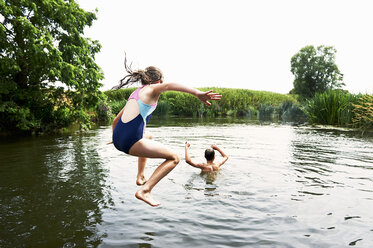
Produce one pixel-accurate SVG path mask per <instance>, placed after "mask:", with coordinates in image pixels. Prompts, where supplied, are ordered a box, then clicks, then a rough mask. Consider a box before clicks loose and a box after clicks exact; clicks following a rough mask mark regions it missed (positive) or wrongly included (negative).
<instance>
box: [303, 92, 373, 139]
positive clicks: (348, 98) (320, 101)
mask: <svg viewBox="0 0 373 248" xmlns="http://www.w3.org/2000/svg"><path fill="white" fill-rule="evenodd" d="M303 109H304V112H305V113H306V115H307V117H308V121H309V122H310V123H312V124H321V125H333V126H340V127H353V128H359V129H361V130H362V131H363V132H364V131H366V130H371V129H373V96H372V95H366V94H365V95H362V94H351V93H349V92H347V91H342V90H331V91H326V92H324V93H318V94H316V95H315V96H314V97H313V98H312V99H310V100H308V101H307V102H306V103H305V106H304V108H303Z"/></svg>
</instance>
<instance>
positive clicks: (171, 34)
mask: <svg viewBox="0 0 373 248" xmlns="http://www.w3.org/2000/svg"><path fill="white" fill-rule="evenodd" d="M78 3H79V4H80V6H81V7H82V8H83V9H85V10H87V11H94V9H96V8H97V9H98V13H97V17H98V19H97V20H96V21H95V22H94V23H93V26H92V27H91V28H89V29H86V32H85V35H86V36H87V37H90V38H92V39H95V40H99V42H100V44H101V45H102V49H101V52H100V53H99V54H97V55H96V62H97V64H98V65H99V66H100V67H101V68H102V70H103V71H104V74H105V79H104V80H103V81H102V83H103V84H104V86H103V88H102V89H103V90H107V89H110V88H111V87H113V86H114V85H117V84H118V81H119V79H121V78H122V77H123V76H125V75H126V74H125V71H124V66H123V62H124V51H126V52H127V59H128V61H130V62H131V61H132V62H133V66H132V67H133V69H144V68H145V67H147V66H150V65H154V66H156V67H158V68H160V69H161V70H162V71H163V73H164V76H165V81H166V82H178V83H183V84H187V85H189V86H192V87H205V86H217V87H227V88H244V89H252V90H265V91H272V92H278V93H288V92H289V91H290V90H291V89H292V88H293V80H294V76H293V74H292V73H291V72H290V59H291V57H292V56H293V55H294V54H296V53H297V52H298V51H299V50H300V49H301V48H303V47H304V46H306V45H314V46H315V47H316V46H319V45H326V46H334V47H335V48H336V49H337V53H336V64H337V66H338V67H339V69H340V71H341V72H342V73H343V74H344V81H345V83H346V86H345V87H344V89H346V90H349V91H350V92H353V93H370V94H372V93H373V76H372V72H373V14H372V13H373V1H371V0H354V1H352V0H349V1H347V0H312V1H311V0H309V1H306V0H255V1H254V0H187V1H186V0H185V1H184V0H146V1H145V0H131V1H129V0H106V1H104V0H78Z"/></svg>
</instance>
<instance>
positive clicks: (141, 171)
mask: <svg viewBox="0 0 373 248" xmlns="http://www.w3.org/2000/svg"><path fill="white" fill-rule="evenodd" d="M144 138H145V139H153V136H152V135H151V134H150V133H145V135H144ZM146 160H147V158H145V157H139V161H138V165H137V166H138V170H137V178H136V184H137V185H139V186H140V185H144V184H145V183H146V178H145V166H146Z"/></svg>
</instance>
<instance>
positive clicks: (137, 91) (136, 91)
mask: <svg viewBox="0 0 373 248" xmlns="http://www.w3.org/2000/svg"><path fill="white" fill-rule="evenodd" d="M145 86H147V84H145V85H143V86H141V87H140V88H138V89H136V90H135V91H134V92H132V94H131V95H130V97H128V100H130V99H135V100H136V101H140V102H141V103H143V101H141V100H140V97H139V92H140V90H141V89H142V88H144V87H145ZM143 104H145V105H148V104H146V103H143ZM155 106H157V102H155V103H153V104H152V107H155Z"/></svg>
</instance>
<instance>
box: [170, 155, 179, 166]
mask: <svg viewBox="0 0 373 248" xmlns="http://www.w3.org/2000/svg"><path fill="white" fill-rule="evenodd" d="M170 160H172V162H173V163H174V164H175V165H177V164H178V163H179V162H180V157H179V155H177V154H176V153H173V154H171V159H170Z"/></svg>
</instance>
